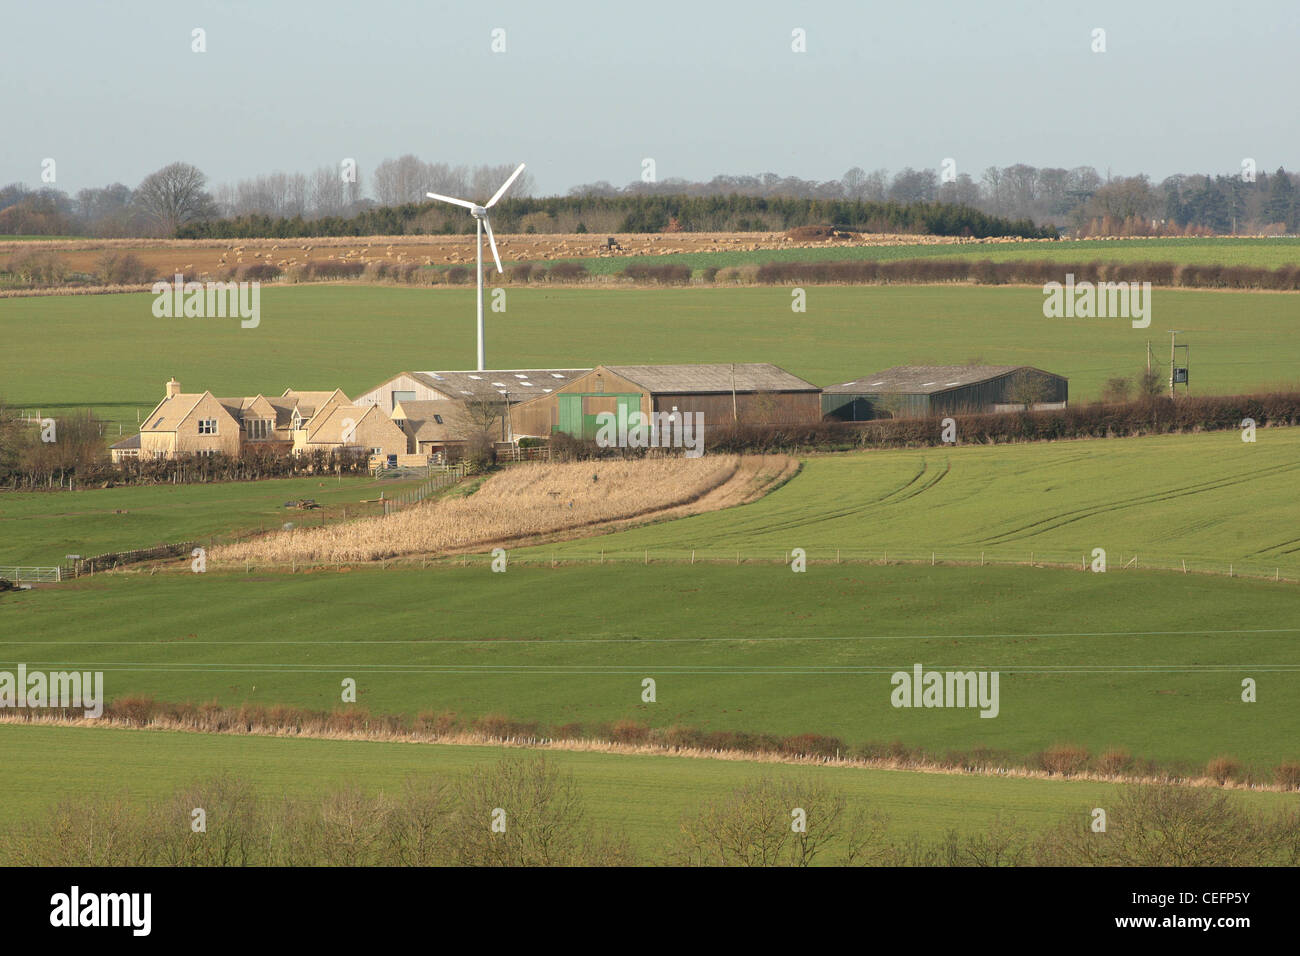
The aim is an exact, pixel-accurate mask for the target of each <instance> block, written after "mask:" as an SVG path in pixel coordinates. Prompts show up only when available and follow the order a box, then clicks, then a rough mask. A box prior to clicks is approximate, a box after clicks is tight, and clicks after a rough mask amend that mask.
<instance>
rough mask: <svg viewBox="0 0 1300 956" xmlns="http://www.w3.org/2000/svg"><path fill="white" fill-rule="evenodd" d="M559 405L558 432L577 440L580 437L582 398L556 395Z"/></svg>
mask: <svg viewBox="0 0 1300 956" xmlns="http://www.w3.org/2000/svg"><path fill="white" fill-rule="evenodd" d="M556 398H557V399H558V401H559V405H560V425H559V430H560V431H562V432H564V433H565V434H566V435H572V436H573V437H575V438H579V437H581V435H582V396H581V395H557V396H556Z"/></svg>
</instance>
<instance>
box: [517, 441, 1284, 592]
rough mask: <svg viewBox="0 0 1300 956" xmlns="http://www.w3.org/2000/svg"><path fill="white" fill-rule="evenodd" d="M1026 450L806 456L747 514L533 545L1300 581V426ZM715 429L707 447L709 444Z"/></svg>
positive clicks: (574, 551)
mask: <svg viewBox="0 0 1300 956" xmlns="http://www.w3.org/2000/svg"><path fill="white" fill-rule="evenodd" d="M1256 434H1257V440H1256V441H1255V442H1254V443H1253V444H1252V443H1248V442H1243V441H1242V440H1241V435H1240V433H1238V432H1236V431H1230V432H1211V433H1206V434H1200V435H1156V436H1148V437H1142V438H1122V439H1091V440H1075V441H1062V442H1050V443H1043V442H1039V443H1031V444H1022V445H998V446H987V445H969V446H954V447H949V448H944V447H938V448H926V449H918V450H897V451H895V450H882V451H869V452H858V453H852V454H834V455H821V456H816V457H812V458H809V459H807V460H806V461H805V462H804V465H803V469H802V471H801V472H800V474H799V475H798V476H797V477H795V478H794V479H793V480H792V481H790V482H787V483H786V484H785V485H784V486H782V487H780V488H778V489H777V490H775V491H773V492H772V493H771V494H770V495H767V496H765V497H764V498H762V499H760V500H758V501H755V502H752V503H751V504H748V505H745V506H744V507H742V508H736V509H729V510H726V511H720V512H713V513H709V514H703V515H696V516H693V517H688V518H683V519H681V520H679V521H673V522H664V523H660V524H655V525H649V526H646V527H642V528H634V529H631V530H627V531H622V532H616V533H613V534H607V535H602V536H599V537H595V538H589V539H586V540H580V541H570V542H565V543H561V544H556V545H547V546H545V547H544V548H537V549H533V551H532V552H530V553H531V554H533V555H534V556H535V557H538V558H545V557H549V556H550V555H552V554H558V555H559V556H560V557H565V556H578V555H585V556H591V555H594V554H597V553H599V551H601V550H604V551H605V552H606V553H607V554H608V555H610V556H611V557H613V556H614V555H623V556H627V555H631V556H633V557H639V556H640V555H641V554H642V552H643V550H645V549H649V551H650V555H651V558H653V557H654V556H656V555H659V556H661V557H663V558H665V559H666V558H667V557H668V556H669V554H670V553H672V554H673V556H674V557H675V558H676V559H678V560H682V559H684V558H686V557H689V552H690V551H691V550H692V549H697V550H698V551H699V552H700V555H699V557H701V558H704V557H714V558H717V557H722V558H726V557H727V556H728V555H734V553H735V552H736V551H741V552H743V553H744V554H745V555H749V556H752V557H756V558H758V557H762V558H766V559H768V560H781V559H782V558H783V557H784V556H785V555H786V554H787V553H788V552H789V550H790V549H792V548H804V549H805V550H806V551H807V552H808V556H809V557H810V558H812V559H814V560H823V561H824V560H834V559H835V552H836V550H837V549H842V551H843V554H844V556H846V557H868V558H873V559H875V560H880V559H882V558H883V557H885V556H887V552H892V553H893V554H894V555H895V556H896V557H899V558H902V557H904V556H908V557H910V558H913V559H915V558H917V557H924V556H928V554H929V552H931V551H936V552H937V553H938V555H939V556H940V557H944V556H947V557H950V558H953V559H964V560H971V561H978V560H979V555H980V553H981V552H983V553H985V554H986V555H987V557H988V559H989V560H993V559H995V558H996V559H999V560H1017V561H1025V562H1028V561H1029V560H1030V558H1031V557H1033V556H1036V557H1037V559H1038V560H1044V561H1053V562H1057V563H1066V564H1073V565H1074V566H1075V567H1078V566H1079V565H1080V563H1081V560H1082V559H1083V558H1084V557H1085V556H1088V557H1089V560H1091V554H1092V550H1093V548H1104V549H1105V550H1106V552H1107V556H1108V558H1109V561H1110V563H1111V564H1112V565H1113V566H1114V567H1119V566H1120V565H1121V564H1123V563H1126V562H1127V561H1129V560H1131V559H1132V558H1133V556H1134V555H1136V556H1137V564H1138V566H1139V567H1148V568H1150V567H1157V566H1159V567H1166V568H1168V567H1173V568H1181V562H1182V561H1183V560H1186V562H1187V566H1188V568H1189V570H1209V569H1214V570H1217V571H1220V572H1222V573H1227V572H1228V571H1229V566H1230V565H1232V566H1233V567H1234V570H1235V571H1241V570H1243V569H1248V570H1249V571H1250V572H1252V573H1255V574H1268V575H1269V576H1272V575H1273V574H1274V573H1275V569H1276V573H1277V574H1278V576H1280V577H1284V578H1285V577H1290V578H1291V579H1292V580H1294V579H1295V578H1296V577H1298V576H1300V499H1298V498H1297V496H1296V493H1295V492H1296V487H1297V479H1298V478H1300V429H1296V428H1272V429H1261V430H1259V431H1257V433H1256ZM707 443H708V439H707V434H706V438H705V444H706V445H707Z"/></svg>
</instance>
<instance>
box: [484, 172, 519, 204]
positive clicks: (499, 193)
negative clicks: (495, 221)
mask: <svg viewBox="0 0 1300 956" xmlns="http://www.w3.org/2000/svg"><path fill="white" fill-rule="evenodd" d="M523 171H524V164H523V163H520V164H519V168H518V169H516V170H515V171H514V172H513V173H511V174H510V178H509V179H507V180H506V181H505V182H504V183H502V184H501V188H500V189H498V190H497V194H496V195H495V196H493V197H492V198H491V199H489V200H488V201H487V202H486V203H485V204H484V208H485V209H491V208H492V207H493V206H494V205H496V201H497V200H498V199H500V198H501V197H502V196H504V195H505V194H506V190H507V189H509V188H510V184H511V183H513V182H514V181H515V180H516V179H518V178H519V174H520V173H522V172H523Z"/></svg>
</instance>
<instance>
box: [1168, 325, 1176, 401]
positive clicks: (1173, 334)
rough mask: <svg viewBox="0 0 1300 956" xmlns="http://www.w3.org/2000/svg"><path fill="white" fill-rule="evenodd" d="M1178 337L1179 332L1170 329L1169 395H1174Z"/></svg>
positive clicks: (1171, 396)
mask: <svg viewBox="0 0 1300 956" xmlns="http://www.w3.org/2000/svg"><path fill="white" fill-rule="evenodd" d="M1177 339H1178V332H1177V331H1176V330H1174V329H1171V330H1170V331H1169V397H1170V398H1173V397H1174V350H1175V349H1176V348H1177V346H1176V345H1174V342H1175V341H1177Z"/></svg>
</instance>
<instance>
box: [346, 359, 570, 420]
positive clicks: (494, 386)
mask: <svg viewBox="0 0 1300 956" xmlns="http://www.w3.org/2000/svg"><path fill="white" fill-rule="evenodd" d="M590 371H591V369H588V368H532V369H523V368H511V369H488V370H487V371H485V372H484V371H476V372H464V371H462V372H401V373H399V374H397V375H394V376H393V377H392V378H390V379H389V380H388V381H386V382H382V383H381V384H379V385H376V386H375V387H374V388H372V389H370V390H369V391H368V392H366V393H364V394H362V395H358V396H357V399H356V404H358V405H378V406H379V407H380V408H382V409H383V410H384V411H385V412H386V413H388V414H389V415H391V414H392V413H393V409H394V408H396V407H397V404H398V403H399V402H438V401H460V402H464V401H472V400H478V401H491V402H499V401H501V400H502V399H505V401H507V402H508V403H509V404H511V405H514V404H517V403H519V402H526V401H528V400H529V399H533V398H537V397H538V396H540V395H546V394H548V393H550V392H553V391H555V390H556V389H558V388H560V387H562V386H564V385H566V384H567V383H569V382H572V381H573V380H574V379H575V378H577V377H578V376H580V375H582V374H584V373H586V372H590Z"/></svg>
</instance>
